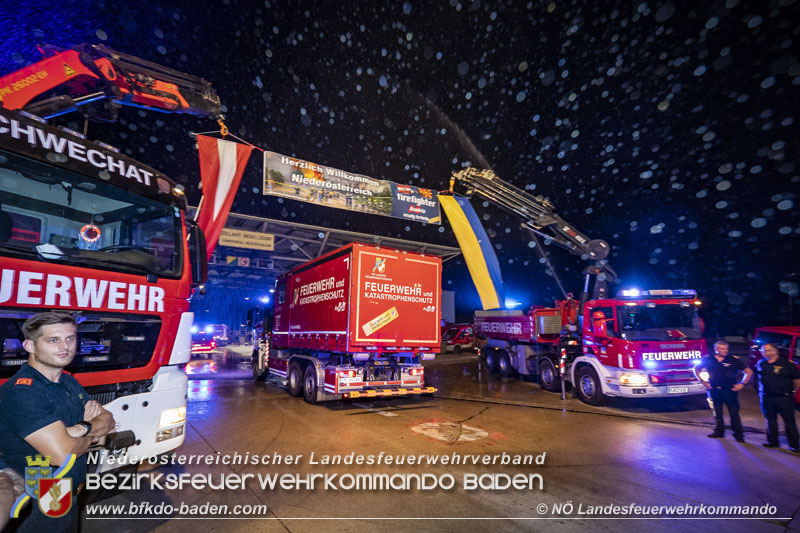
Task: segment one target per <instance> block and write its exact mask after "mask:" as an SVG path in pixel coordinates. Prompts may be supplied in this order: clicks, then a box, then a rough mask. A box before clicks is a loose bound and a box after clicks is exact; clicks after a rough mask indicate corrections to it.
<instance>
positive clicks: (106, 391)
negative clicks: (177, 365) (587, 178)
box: [86, 379, 153, 405]
mask: <svg viewBox="0 0 800 533" xmlns="http://www.w3.org/2000/svg"><path fill="white" fill-rule="evenodd" d="M152 385H153V380H152V379H144V380H141V381H129V382H126V383H112V384H110V385H96V386H94V387H86V392H88V393H89V397H90V398H91V399H92V400H94V401H96V402H98V403H99V404H100V405H105V404H107V403H111V402H113V401H114V400H116V399H117V398H122V397H123V396H130V395H132V394H140V393H142V392H147V391H148V390H150V387H151V386H152Z"/></svg>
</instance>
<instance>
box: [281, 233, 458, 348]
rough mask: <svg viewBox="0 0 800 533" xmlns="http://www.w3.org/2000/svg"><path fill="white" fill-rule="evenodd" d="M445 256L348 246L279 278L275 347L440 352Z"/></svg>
mask: <svg viewBox="0 0 800 533" xmlns="http://www.w3.org/2000/svg"><path fill="white" fill-rule="evenodd" d="M441 280H442V260H441V258H439V257H436V256H431V255H423V254H416V253H412V252H405V251H401V250H391V249H387V248H378V247H374V246H368V245H364V244H358V243H355V244H349V245H347V246H344V247H342V248H339V249H338V250H335V251H333V252H331V253H329V254H327V255H325V256H323V257H321V258H319V259H317V260H314V261H312V262H309V263H306V264H305V265H302V266H300V267H298V268H296V269H294V270H293V271H291V272H289V273H288V274H286V275H285V276H283V277H282V278H280V279H279V280H278V287H277V291H276V292H277V298H276V303H275V314H274V326H273V343H274V347H276V348H307V349H310V350H331V351H336V352H348V353H354V352H355V353H358V352H375V351H390V352H400V351H414V350H415V349H419V348H428V349H435V350H438V348H439V346H440V342H441V341H440V328H439V318H440V304H441Z"/></svg>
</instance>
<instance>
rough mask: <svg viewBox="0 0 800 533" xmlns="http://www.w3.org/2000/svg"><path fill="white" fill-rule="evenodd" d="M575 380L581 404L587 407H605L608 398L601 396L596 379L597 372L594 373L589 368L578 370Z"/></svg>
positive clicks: (598, 379) (597, 379)
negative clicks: (586, 404) (587, 405)
mask: <svg viewBox="0 0 800 533" xmlns="http://www.w3.org/2000/svg"><path fill="white" fill-rule="evenodd" d="M575 380H576V381H577V382H578V383H577V388H578V396H579V397H580V399H581V401H582V402H584V403H588V404H589V405H605V404H606V403H608V396H606V395H605V394H603V389H602V388H601V385H600V378H598V377H597V372H595V371H594V368H592V367H590V366H584V367H582V368H580V369H579V370H578V374H577V376H576V379H575Z"/></svg>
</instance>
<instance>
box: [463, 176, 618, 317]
mask: <svg viewBox="0 0 800 533" xmlns="http://www.w3.org/2000/svg"><path fill="white" fill-rule="evenodd" d="M450 192H453V193H457V194H461V195H464V196H466V197H467V198H470V197H472V196H474V195H477V196H479V197H481V198H483V199H484V200H487V201H488V202H491V203H493V204H495V205H497V206H499V207H501V208H502V209H504V210H505V211H507V212H509V213H511V214H513V215H516V216H517V217H519V218H520V219H521V220H522V222H521V226H522V228H523V229H525V230H527V231H528V232H529V233H530V234H531V235H532V236H533V237H534V238H536V236H539V237H542V238H544V239H547V240H549V241H552V242H553V243H555V244H557V245H558V246H560V247H562V248H564V249H565V250H567V251H568V252H570V253H573V254H575V255H578V256H581V257H582V258H584V259H586V260H588V261H591V262H592V264H590V265H588V266H587V267H586V268H585V269H584V271H583V274H584V286H583V293H582V294H581V300H580V307H579V308H582V307H583V304H584V303H586V301H587V300H588V299H589V283H590V280H591V278H592V276H595V277H596V281H595V284H594V288H593V290H592V294H591V298H592V299H597V298H604V297H605V296H606V295H607V293H608V284H609V283H613V282H614V281H616V280H617V274H616V272H614V270H613V269H612V268H611V266H610V265H609V264H608V261H607V260H606V257H608V254H609V252H610V250H611V248H610V246H609V245H608V243H607V242H606V241H604V240H601V239H589V238H588V237H587V236H586V235H584V234H583V233H581V232H580V231H578V230H577V229H575V228H574V227H573V226H572V225H571V224H569V223H568V222H566V221H565V220H564V219H563V218H561V217H560V216H558V215H557V214H556V212H555V206H554V205H553V203H552V202H550V200H547V199H545V198H543V197H542V196H533V195H532V194H529V193H528V192H526V191H524V190H522V189H520V188H518V187H515V186H514V185H511V184H510V183H508V182H506V181H503V180H502V179H500V178H499V177H497V175H496V174H495V173H494V172H493V171H491V170H478V169H476V168H465V169H463V170H460V171H458V172H454V173H453V174H452V176H451V177H450ZM537 248H538V249H539V252H540V253H541V254H542V257H544V258H545V260H547V257H546V256H545V255H544V250H543V249H542V248H541V246H537ZM550 270H551V271H553V269H552V268H551V269H550ZM553 275H554V276H555V272H553ZM555 277H556V280H558V277H557V276H555ZM559 285H561V283H560V281H559ZM562 291H563V287H562ZM565 297H566V294H565Z"/></svg>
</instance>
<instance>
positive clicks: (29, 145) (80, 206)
mask: <svg viewBox="0 0 800 533" xmlns="http://www.w3.org/2000/svg"><path fill="white" fill-rule="evenodd" d="M47 54H48V57H46V58H45V59H44V60H42V62H40V63H37V64H34V65H31V66H29V67H26V68H25V69H22V70H21V71H19V72H15V73H13V74H9V75H7V76H5V77H1V78H0V95H2V102H0V104H1V105H0V340H2V358H1V359H0V382H2V381H5V380H6V379H8V377H9V376H11V375H12V374H13V373H14V372H16V370H17V369H18V367H19V365H21V364H23V363H24V362H25V361H26V360H27V359H28V354H27V352H26V351H25V349H24V348H23V347H22V341H23V334H22V332H21V330H20V327H21V325H22V323H23V322H24V321H25V320H26V319H27V318H29V317H30V316H32V315H33V314H35V313H37V312H40V311H44V310H54V309H57V310H64V311H69V312H71V313H72V314H73V315H75V316H76V318H77V321H78V336H79V348H78V353H77V354H76V357H75V359H74V361H73V362H72V364H71V365H70V366H69V367H68V368H67V370H69V371H70V372H72V373H73V374H74V375H75V377H76V378H77V379H78V381H80V382H81V384H83V386H84V387H86V389H87V391H88V392H89V394H90V395H91V397H92V398H93V399H95V400H97V401H99V402H100V403H102V404H104V406H105V408H106V409H108V410H109V411H111V413H112V414H113V415H114V419H115V420H116V423H117V426H116V433H114V434H112V438H111V439H110V440H111V442H112V445H111V446H110V448H112V449H104V450H101V451H100V452H99V457H98V468H97V471H99V472H103V471H109V470H112V469H114V468H115V466H112V465H111V464H110V461H106V458H107V457H108V454H111V453H113V454H115V455H116V456H117V457H118V460H116V461H114V463H116V464H120V461H122V460H123V456H124V455H125V454H126V453H127V454H128V457H150V456H155V455H158V454H162V453H165V452H168V451H170V450H173V449H175V448H176V447H178V446H179V445H180V444H181V443H182V442H183V439H184V433H185V420H186V389H187V387H186V385H187V379H186V375H185V374H184V373H183V372H182V371H181V369H180V368H179V366H178V365H180V364H182V363H185V362H187V361H188V360H189V358H190V351H191V340H190V339H191V332H190V329H191V326H192V322H193V320H192V318H193V315H192V313H190V312H189V298H190V297H191V294H192V289H193V287H195V286H197V285H199V284H200V283H203V282H204V281H205V277H206V270H207V265H206V252H205V238H204V236H203V232H202V231H201V230H200V229H199V227H197V226H196V225H195V224H194V223H193V222H192V221H191V220H189V219H187V218H186V208H187V203H186V198H185V196H184V194H183V191H182V190H181V189H180V188H178V187H177V186H176V184H175V183H174V182H173V181H172V180H170V179H169V178H167V177H166V176H164V175H163V174H161V173H159V172H158V171H156V170H154V169H153V168H150V167H148V166H146V165H143V164H142V163H140V162H138V161H135V160H133V159H131V158H129V157H126V156H125V155H123V154H121V153H120V152H119V150H117V149H115V148H114V147H112V146H109V145H107V144H104V143H100V142H92V141H89V140H87V139H86V138H85V136H84V135H82V134H80V133H77V132H74V131H71V130H68V129H66V128H63V127H55V126H52V125H49V124H47V123H46V121H45V120H44V119H43V118H40V117H39V116H36V115H33V114H31V113H29V112H27V111H25V110H23V109H21V108H23V107H24V108H25V109H36V110H37V111H38V112H40V113H41V115H42V116H46V117H52V116H57V115H59V114H62V113H64V112H67V111H70V110H72V109H75V108H76V107H81V109H83V110H84V111H88V110H89V109H92V111H91V112H90V113H89V115H91V116H92V118H97V114H98V113H101V112H102V108H101V107H98V104H100V103H103V102H104V101H105V103H110V101H117V102H118V103H122V104H130V105H136V106H138V107H154V108H158V109H161V110H168V111H174V112H187V113H192V114H197V115H206V116H207V115H215V114H216V110H218V109H219V100H218V99H217V100H216V102H215V101H214V99H213V98H211V99H209V100H206V101H205V103H206V104H208V105H207V106H206V107H205V109H200V107H201V104H200V103H199V102H200V101H201V100H202V99H200V98H194V97H190V100H192V101H193V104H192V105H188V104H186V100H183V103H181V102H180V99H179V98H177V95H181V94H182V91H184V87H182V86H181V84H182V83H185V84H189V85H192V86H196V87H200V86H203V87H205V88H206V89H208V90H209V91H210V87H208V86H207V84H205V85H204V83H205V82H203V80H200V79H199V78H192V79H190V77H188V76H186V75H182V74H179V73H175V72H173V71H168V70H167V69H163V67H157V66H156V65H153V64H150V63H146V62H143V61H142V60H138V61H139V63H137V60H136V58H133V57H132V56H127V55H124V54H119V53H117V52H113V51H111V50H109V49H106V48H102V47H100V48H97V47H81V49H80V53H79V52H78V51H75V50H69V51H63V52H56V51H54V50H48V51H47ZM156 76H159V77H158V78H157V79H156V78H155V77H156ZM164 77H166V79H167V82H166V86H164V83H163V82H159V81H158V80H159V79H164ZM181 80H182V81H181ZM159 83H160V84H161V85H159ZM64 87H67V88H68V89H69V90H70V91H73V96H74V94H75V93H77V95H78V97H77V98H73V96H69V95H53V93H52V91H51V89H54V88H64ZM161 89H165V90H164V91H161ZM48 91H50V92H48ZM189 91H190V92H191V88H190V89H189ZM45 93H46V94H45ZM150 93H152V95H151V96H152V98H150V97H148V96H147V95H148V94H150ZM37 95H44V96H45V97H46V98H45V99H44V100H36V101H33V102H32V100H34V99H33V96H37ZM209 95H213V93H207V94H206V96H209ZM213 97H214V98H216V95H213ZM28 106H30V107H28ZM83 106H88V107H83ZM108 109H115V106H108Z"/></svg>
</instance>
